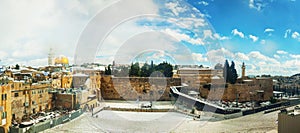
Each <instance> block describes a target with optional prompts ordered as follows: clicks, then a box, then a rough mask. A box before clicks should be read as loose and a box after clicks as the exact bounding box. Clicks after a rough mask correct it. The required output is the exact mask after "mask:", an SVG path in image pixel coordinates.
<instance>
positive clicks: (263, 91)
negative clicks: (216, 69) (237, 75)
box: [200, 79, 273, 102]
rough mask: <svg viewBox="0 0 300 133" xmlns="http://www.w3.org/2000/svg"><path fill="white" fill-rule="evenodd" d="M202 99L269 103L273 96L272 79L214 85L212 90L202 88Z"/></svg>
mask: <svg viewBox="0 0 300 133" xmlns="http://www.w3.org/2000/svg"><path fill="white" fill-rule="evenodd" d="M200 95H201V97H204V98H208V99H210V100H221V99H222V100H224V101H236V99H238V101H239V102H246V101H267V100H270V98H271V97H272V96H273V81H272V79H251V80H248V81H247V82H243V81H242V82H239V83H236V84H226V85H225V84H223V85H222V84H219V85H216V84H212V87H211V88H205V87H204V85H202V86H200Z"/></svg>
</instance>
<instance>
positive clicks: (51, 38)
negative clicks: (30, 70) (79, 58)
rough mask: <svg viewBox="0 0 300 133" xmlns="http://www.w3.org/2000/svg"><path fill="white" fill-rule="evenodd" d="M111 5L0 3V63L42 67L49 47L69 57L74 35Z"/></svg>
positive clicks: (56, 1)
mask: <svg viewBox="0 0 300 133" xmlns="http://www.w3.org/2000/svg"><path fill="white" fill-rule="evenodd" d="M113 2H115V0H113V1H79V0H74V1H59V0H45V1H39V0H32V1H10V0H4V1H1V5H0V12H1V14H2V21H0V29H1V31H0V36H1V40H0V44H2V45H1V47H2V48H1V49H2V50H5V53H7V54H5V56H3V54H1V53H0V56H1V57H0V58H2V59H1V60H2V62H1V64H3V65H12V64H15V63H17V62H19V63H22V64H23V63H24V65H32V66H37V65H41V64H44V65H46V64H47V62H45V59H44V58H47V54H48V51H49V48H50V47H52V48H54V50H55V53H56V54H58V55H60V54H64V55H66V56H68V57H70V58H72V57H73V56H74V51H75V48H76V43H77V40H78V36H80V33H81V32H82V29H84V27H85V25H86V24H87V22H88V21H89V20H90V18H91V17H93V16H94V15H95V14H96V13H98V11H99V10H101V9H103V8H104V7H106V6H107V5H108V4H110V3H113ZM8 51H9V52H8ZM39 62H41V63H39ZM30 63H32V64H30ZM22 64H20V65H22Z"/></svg>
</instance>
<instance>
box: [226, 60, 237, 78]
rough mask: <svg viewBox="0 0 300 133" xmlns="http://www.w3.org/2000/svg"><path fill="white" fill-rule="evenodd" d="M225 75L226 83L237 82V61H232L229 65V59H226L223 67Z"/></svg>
mask: <svg viewBox="0 0 300 133" xmlns="http://www.w3.org/2000/svg"><path fill="white" fill-rule="evenodd" d="M223 77H224V78H225V81H226V83H230V84H235V83H236V80H237V77H238V75H237V72H236V69H235V63H234V62H233V61H232V62H231V65H230V66H229V63H228V60H226V61H225V64H224V68H223Z"/></svg>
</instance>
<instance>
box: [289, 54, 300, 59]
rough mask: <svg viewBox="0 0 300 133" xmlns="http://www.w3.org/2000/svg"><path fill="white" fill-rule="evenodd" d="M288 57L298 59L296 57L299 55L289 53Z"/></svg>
mask: <svg viewBox="0 0 300 133" xmlns="http://www.w3.org/2000/svg"><path fill="white" fill-rule="evenodd" d="M290 57H291V58H297V59H298V58H300V55H296V54H290Z"/></svg>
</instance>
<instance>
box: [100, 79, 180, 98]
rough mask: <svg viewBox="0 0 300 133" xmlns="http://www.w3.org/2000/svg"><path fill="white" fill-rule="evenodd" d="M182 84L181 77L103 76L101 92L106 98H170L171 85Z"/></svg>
mask: <svg viewBox="0 0 300 133" xmlns="http://www.w3.org/2000/svg"><path fill="white" fill-rule="evenodd" d="M178 85H181V80H180V78H161V77H159V78H155V77H151V78H140V77H130V78H129V77H111V76H103V77H102V78H101V94H102V97H103V99H105V100H137V99H139V100H141V101H142V100H152V101H155V100H170V97H169V92H170V86H178Z"/></svg>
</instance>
